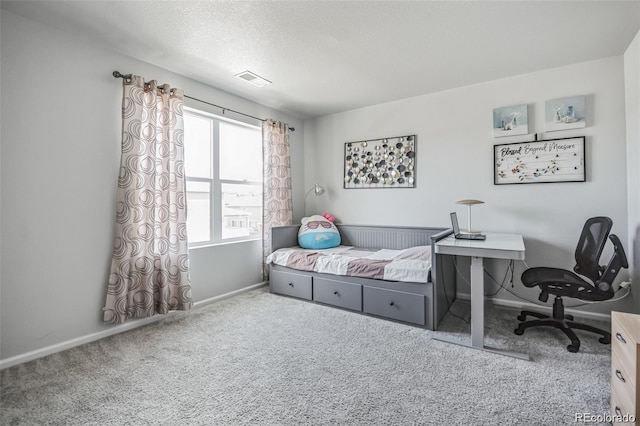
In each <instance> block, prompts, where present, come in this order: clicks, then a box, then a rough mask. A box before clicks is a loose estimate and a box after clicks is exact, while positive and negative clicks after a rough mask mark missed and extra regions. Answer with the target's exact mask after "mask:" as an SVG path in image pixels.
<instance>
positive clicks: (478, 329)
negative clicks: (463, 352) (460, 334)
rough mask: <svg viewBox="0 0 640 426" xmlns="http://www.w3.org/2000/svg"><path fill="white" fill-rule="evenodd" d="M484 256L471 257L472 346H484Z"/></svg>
mask: <svg viewBox="0 0 640 426" xmlns="http://www.w3.org/2000/svg"><path fill="white" fill-rule="evenodd" d="M482 264H483V258H482V257H478V256H473V257H472V258H471V273H470V275H471V346H473V347H474V348H483V347H484V272H483V271H484V268H483V265H482Z"/></svg>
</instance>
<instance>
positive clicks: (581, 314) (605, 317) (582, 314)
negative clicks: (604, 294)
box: [456, 293, 611, 322]
mask: <svg viewBox="0 0 640 426" xmlns="http://www.w3.org/2000/svg"><path fill="white" fill-rule="evenodd" d="M456 297H457V298H458V299H461V300H471V295H470V294H469V293H458V294H457V295H456ZM485 301H486V302H490V303H492V304H494V305H497V306H505V307H508V308H516V309H530V310H532V311H538V312H548V313H549V314H551V313H552V312H553V308H552V307H551V306H542V305H538V304H536V303H531V302H525V301H520V300H508V299H500V298H497V297H485ZM565 313H567V314H571V315H573V316H574V317H576V318H583V319H592V320H596V321H606V322H610V321H611V315H610V314H601V313H598V312H588V311H581V310H578V309H571V308H568V309H565Z"/></svg>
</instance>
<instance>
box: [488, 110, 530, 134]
mask: <svg viewBox="0 0 640 426" xmlns="http://www.w3.org/2000/svg"><path fill="white" fill-rule="evenodd" d="M528 133H529V116H528V114H527V105H526V104H523V105H512V106H507V107H501V108H495V109H494V110H493V137H494V138H500V137H503V136H514V135H526V134H528Z"/></svg>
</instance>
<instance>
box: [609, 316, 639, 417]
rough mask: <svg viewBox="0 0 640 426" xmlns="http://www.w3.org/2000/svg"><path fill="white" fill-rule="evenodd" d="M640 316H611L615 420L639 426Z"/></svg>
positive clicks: (613, 409)
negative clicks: (637, 423)
mask: <svg viewBox="0 0 640 426" xmlns="http://www.w3.org/2000/svg"><path fill="white" fill-rule="evenodd" d="M639 379H640V315H634V314H627V313H623V312H612V313H611V418H612V423H613V424H614V425H615V424H636V423H634V422H637V415H638V407H640V393H639V392H638V383H639V382H640V380H639Z"/></svg>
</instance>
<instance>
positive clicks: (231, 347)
mask: <svg viewBox="0 0 640 426" xmlns="http://www.w3.org/2000/svg"><path fill="white" fill-rule="evenodd" d="M467 309H468V305H466V304H465V303H463V302H456V304H454V306H453V308H452V312H455V313H457V314H459V315H464V313H465V312H464V311H465V310H467ZM516 316H517V313H515V312H514V311H512V310H508V309H498V308H495V307H487V310H486V336H487V338H486V341H487V344H489V345H492V346H494V347H503V348H509V349H512V350H516V351H520V352H527V353H528V354H529V355H530V357H531V361H524V360H520V359H516V358H510V357H506V356H501V355H496V354H493V353H490V352H485V351H478V350H473V349H469V348H466V347H463V346H459V345H454V344H449V343H444V342H440V341H437V340H433V339H432V337H433V336H434V335H448V336H453V337H456V336H457V337H459V338H460V339H465V338H468V333H469V324H468V323H466V322H465V321H463V320H461V319H459V318H457V317H455V316H451V315H449V316H447V318H445V321H444V322H443V324H442V326H441V328H440V330H439V331H437V332H431V331H428V330H424V329H420V328H417V327H412V326H408V325H404V324H400V323H395V322H390V321H385V320H382V319H378V318H374V317H370V316H365V315H359V314H355V313H351V312H347V311H344V310H340V309H335V308H331V307H327V306H322V305H319V304H314V303H309V302H304V301H299V300H296V299H292V298H287V297H283V296H278V295H274V294H271V293H269V292H268V289H267V288H266V287H263V288H259V289H256V290H252V291H249V292H246V293H243V294H240V295H237V296H235V297H232V298H229V299H225V300H222V301H219V302H216V303H213V304H210V305H207V306H203V307H200V308H197V309H194V310H192V311H191V312H186V313H173V314H170V315H169V316H167V318H165V319H163V320H162V321H159V322H157V323H154V324H152V325H148V326H145V327H141V328H138V329H134V330H132V331H128V332H126V333H122V334H118V335H115V336H111V337H108V338H105V339H102V340H99V341H96V342H92V343H89V344H86V345H82V346H79V347H76V348H73V349H70V350H67V351H64V352H60V353H57V354H53V355H50V356H47V357H44V358H41V359H38V360H35V361H31V362H28V363H24V364H21V365H17V366H14V367H11V368H7V369H4V370H2V371H1V372H0V386H1V393H0V423H1V424H3V425H300V424H303V425H304V424H308V425H443V424H446V425H562V424H575V417H576V413H590V414H593V415H605V414H606V413H608V411H609V395H610V382H609V380H610V374H611V373H610V371H609V368H610V346H609V345H602V344H600V343H598V339H597V337H595V336H594V335H591V334H589V333H581V332H580V331H578V334H579V337H580V338H581V340H582V347H581V348H580V352H579V353H576V354H573V353H569V352H567V350H566V349H565V347H566V345H567V344H568V342H567V341H566V339H565V337H564V335H563V334H561V333H560V332H559V331H557V330H555V329H548V328H545V329H538V330H535V329H531V330H527V332H526V333H525V334H524V336H516V335H515V334H514V333H513V329H514V328H515V327H516V325H517V320H516ZM594 324H595V325H601V326H602V325H603V324H596V323H594ZM604 325H605V326H606V324H604ZM592 424H593V423H592ZM595 424H598V423H595Z"/></svg>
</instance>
